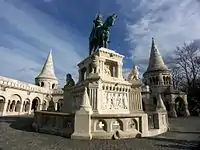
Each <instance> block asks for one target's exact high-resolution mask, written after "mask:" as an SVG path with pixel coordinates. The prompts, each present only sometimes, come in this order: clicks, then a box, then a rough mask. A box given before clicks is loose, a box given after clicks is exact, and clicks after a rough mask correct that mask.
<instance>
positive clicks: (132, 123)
mask: <svg viewBox="0 0 200 150" xmlns="http://www.w3.org/2000/svg"><path fill="white" fill-rule="evenodd" d="M128 128H129V129H137V121H136V120H135V119H131V120H130V121H129V122H128Z"/></svg>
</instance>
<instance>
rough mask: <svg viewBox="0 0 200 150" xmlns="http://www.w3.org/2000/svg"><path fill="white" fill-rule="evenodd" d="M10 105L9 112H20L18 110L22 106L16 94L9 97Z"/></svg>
mask: <svg viewBox="0 0 200 150" xmlns="http://www.w3.org/2000/svg"><path fill="white" fill-rule="evenodd" d="M10 99H11V101H12V103H11V105H10V110H9V111H10V112H20V108H21V105H23V104H22V100H21V97H20V96H19V95H18V94H14V95H12V96H11V98H10Z"/></svg>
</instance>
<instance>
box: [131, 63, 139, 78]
mask: <svg viewBox="0 0 200 150" xmlns="http://www.w3.org/2000/svg"><path fill="white" fill-rule="evenodd" d="M128 80H129V81H134V80H139V67H138V66H134V68H133V70H132V71H131V72H130V74H129V76H128Z"/></svg>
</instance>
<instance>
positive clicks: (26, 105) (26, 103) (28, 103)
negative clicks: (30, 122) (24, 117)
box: [24, 99, 30, 112]
mask: <svg viewBox="0 0 200 150" xmlns="http://www.w3.org/2000/svg"><path fill="white" fill-rule="evenodd" d="M29 109H30V100H29V99H27V100H26V101H25V107H24V112H29Z"/></svg>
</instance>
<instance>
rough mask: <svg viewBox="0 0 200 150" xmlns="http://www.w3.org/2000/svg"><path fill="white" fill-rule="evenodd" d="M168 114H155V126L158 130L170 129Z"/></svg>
mask: <svg viewBox="0 0 200 150" xmlns="http://www.w3.org/2000/svg"><path fill="white" fill-rule="evenodd" d="M167 118H168V116H167V112H164V111H163V112H156V113H155V114H154V125H155V128H156V129H162V128H167V127H168V123H167V122H168V121H167V120H168V119H167Z"/></svg>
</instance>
